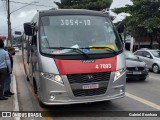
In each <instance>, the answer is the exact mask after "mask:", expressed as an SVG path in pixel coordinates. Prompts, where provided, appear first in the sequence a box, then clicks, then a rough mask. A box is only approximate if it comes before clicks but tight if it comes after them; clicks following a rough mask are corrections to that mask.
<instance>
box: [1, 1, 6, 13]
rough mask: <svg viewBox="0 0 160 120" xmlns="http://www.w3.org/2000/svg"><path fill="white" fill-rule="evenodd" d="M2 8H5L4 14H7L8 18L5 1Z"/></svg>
mask: <svg viewBox="0 0 160 120" xmlns="http://www.w3.org/2000/svg"><path fill="white" fill-rule="evenodd" d="M1 1H2V0H1ZM2 6H3V10H4V14H5V16H7V8H6V6H5V1H2Z"/></svg>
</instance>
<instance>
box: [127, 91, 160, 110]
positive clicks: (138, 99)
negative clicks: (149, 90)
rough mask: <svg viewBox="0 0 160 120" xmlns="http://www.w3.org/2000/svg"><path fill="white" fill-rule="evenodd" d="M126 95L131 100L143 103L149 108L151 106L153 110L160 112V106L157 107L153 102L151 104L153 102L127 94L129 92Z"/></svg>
mask: <svg viewBox="0 0 160 120" xmlns="http://www.w3.org/2000/svg"><path fill="white" fill-rule="evenodd" d="M125 94H126V96H127V97H129V98H132V99H134V100H136V101H138V102H141V103H143V104H145V105H147V106H150V107H152V108H155V109H157V110H160V106H159V105H157V104H155V103H153V102H151V101H148V100H145V99H143V98H141V97H138V96H135V95H133V94H130V93H127V92H126V93H125Z"/></svg>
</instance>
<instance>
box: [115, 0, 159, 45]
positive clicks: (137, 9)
mask: <svg viewBox="0 0 160 120" xmlns="http://www.w3.org/2000/svg"><path fill="white" fill-rule="evenodd" d="M131 1H132V2H133V5H127V6H126V7H122V8H117V9H114V12H116V13H121V12H125V13H129V14H130V16H128V17H126V19H125V23H126V26H127V29H129V30H131V31H132V34H133V36H135V37H143V36H148V37H150V41H151V43H150V48H152V44H153V39H155V38H157V35H160V0H131ZM159 47H160V44H159Z"/></svg>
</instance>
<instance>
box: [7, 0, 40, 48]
mask: <svg viewBox="0 0 160 120" xmlns="http://www.w3.org/2000/svg"><path fill="white" fill-rule="evenodd" d="M33 3H38V2H31V3H29V4H27V5H25V6H23V7H20V8H18V9H16V10H14V11H12V12H10V0H7V7H8V12H7V15H8V17H7V18H8V39H7V46H8V40H9V41H10V44H11V47H12V30H11V20H10V15H11V14H12V13H14V12H16V11H18V10H20V9H22V8H24V7H26V6H29V5H32V4H33Z"/></svg>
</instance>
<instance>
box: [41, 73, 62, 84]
mask: <svg viewBox="0 0 160 120" xmlns="http://www.w3.org/2000/svg"><path fill="white" fill-rule="evenodd" d="M41 76H42V77H44V78H47V79H49V80H54V81H56V82H59V83H62V84H63V81H62V78H61V76H60V75H55V74H52V73H44V72H41Z"/></svg>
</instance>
